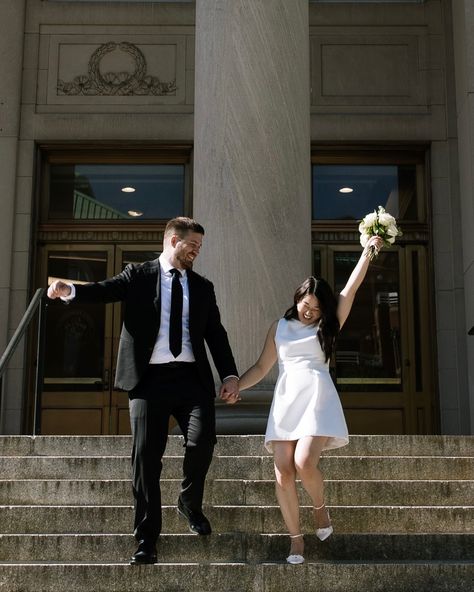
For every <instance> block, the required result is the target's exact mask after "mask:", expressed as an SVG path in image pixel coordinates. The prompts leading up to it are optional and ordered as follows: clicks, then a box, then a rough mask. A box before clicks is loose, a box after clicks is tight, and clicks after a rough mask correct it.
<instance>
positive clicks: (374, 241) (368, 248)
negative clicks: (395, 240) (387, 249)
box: [363, 235, 384, 257]
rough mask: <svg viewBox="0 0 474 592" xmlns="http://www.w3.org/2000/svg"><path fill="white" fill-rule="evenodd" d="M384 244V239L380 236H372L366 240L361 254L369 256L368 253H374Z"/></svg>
mask: <svg viewBox="0 0 474 592" xmlns="http://www.w3.org/2000/svg"><path fill="white" fill-rule="evenodd" d="M383 246H384V241H383V239H382V238H381V237H380V236H377V235H375V236H372V237H370V238H369V240H368V241H367V244H366V245H365V247H364V250H363V254H364V255H365V256H366V257H369V255H370V253H372V252H375V255H377V254H378V252H379V251H380V250H381V249H382V247H383Z"/></svg>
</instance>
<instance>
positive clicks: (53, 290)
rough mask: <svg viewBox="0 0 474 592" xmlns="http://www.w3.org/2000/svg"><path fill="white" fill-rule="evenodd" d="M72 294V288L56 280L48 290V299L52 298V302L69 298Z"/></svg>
mask: <svg viewBox="0 0 474 592" xmlns="http://www.w3.org/2000/svg"><path fill="white" fill-rule="evenodd" d="M70 293H71V287H70V286H68V285H67V284H65V283H64V282H62V281H61V280H56V281H55V282H53V283H52V284H51V285H50V286H49V288H48V298H51V300H54V299H55V298H61V297H62V298H65V297H66V296H69V294H70Z"/></svg>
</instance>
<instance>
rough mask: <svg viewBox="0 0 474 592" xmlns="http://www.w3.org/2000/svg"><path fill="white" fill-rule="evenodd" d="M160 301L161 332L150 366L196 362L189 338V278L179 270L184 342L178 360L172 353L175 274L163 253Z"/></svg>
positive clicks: (183, 271) (161, 257)
mask: <svg viewBox="0 0 474 592" xmlns="http://www.w3.org/2000/svg"><path fill="white" fill-rule="evenodd" d="M159 260H160V267H161V274H160V276H161V278H160V290H161V293H160V300H161V316H160V319H161V320H160V331H159V333H158V337H157V339H156V343H155V347H154V348H153V353H152V354H151V358H150V364H167V363H168V362H195V358H194V354H193V348H192V347H191V340H190V338H189V287H188V277H187V275H186V271H185V270H184V269H178V271H179V273H180V275H181V277H180V278H179V281H180V282H181V287H182V288H183V321H182V328H183V340H182V350H181V353H180V354H179V356H178V357H177V358H175V357H174V356H173V354H172V353H171V352H170V343H169V331H170V313H171V282H172V280H173V274H172V273H171V271H170V270H171V269H173V266H172V265H171V263H170V262H169V261H168V260H167V259H166V258H165V257H164V255H163V253H162V254H161V255H160V258H159Z"/></svg>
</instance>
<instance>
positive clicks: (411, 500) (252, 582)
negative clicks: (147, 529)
mask: <svg viewBox="0 0 474 592" xmlns="http://www.w3.org/2000/svg"><path fill="white" fill-rule="evenodd" d="M130 445H131V443H130V438H129V437H120V436H118V437H69V436H64V437H36V438H31V437H26V436H18V437H16V436H14V437H0V455H1V456H0V479H1V480H0V533H1V534H0V592H3V591H5V592H53V591H54V592H66V591H67V592H79V591H80V592H83V591H87V592H99V591H100V592H102V591H104V592H105V591H113V592H135V591H137V592H152V591H153V592H161V591H166V592H187V591H192V592H211V591H213V592H214V591H216V592H217V591H218V592H241V591H246V592H257V591H258V592H260V591H261V592H280V591H281V592H284V591H290V590H291V592H303V591H304V592H308V591H312V590H315V591H316V590H317V591H318V592H326V591H331V592H338V591H344V592H352V591H354V592H355V591H357V592H359V591H364V592H367V591H378V590H380V591H382V590H383V591H384V592H392V591H405V590H406V591H414V590H416V591H425V590H426V591H429V592H437V591H439V590H443V591H453V592H454V591H455V592H467V591H469V592H472V591H473V590H474V528H473V526H474V437H450V436H353V437H352V438H351V442H350V444H349V446H347V447H345V448H342V449H340V450H336V451H334V452H331V453H327V454H326V455H325V457H324V459H323V461H322V463H321V464H322V468H323V471H324V473H325V477H326V479H327V489H326V500H327V504H328V506H329V507H330V509H331V516H332V519H333V524H334V528H335V534H334V535H333V536H332V537H331V538H330V539H329V540H328V541H326V542H324V543H321V542H319V541H318V540H317V539H316V537H315V535H313V534H311V533H312V531H313V530H314V529H313V524H312V519H311V510H310V502H309V499H308V498H306V496H305V494H304V493H303V492H302V493H301V501H302V505H303V506H304V507H303V508H302V523H303V532H304V533H305V541H306V552H305V557H306V562H305V563H304V564H303V565H296V566H291V565H287V564H286V563H285V561H284V558H285V556H286V555H287V551H288V546H289V539H288V537H287V536H285V527H284V524H283V521H282V519H281V516H280V513H279V509H278V507H277V505H276V500H275V495H274V489H273V466H272V459H271V457H270V456H268V455H267V454H266V453H265V451H264V449H263V439H262V437H261V436H220V437H219V442H218V445H217V447H216V455H215V459H214V461H213V464H212V467H211V471H210V474H209V480H208V487H207V498H206V504H207V507H206V513H207V515H208V516H209V518H210V520H211V523H212V525H213V529H214V534H213V535H212V536H210V537H197V536H195V535H192V534H189V533H188V531H187V526H186V523H185V522H184V520H183V519H182V518H180V517H179V516H178V515H177V513H176V507H175V504H176V499H177V496H178V492H179V482H180V479H179V478H180V474H181V458H180V455H181V454H182V440H181V439H180V438H179V437H178V436H172V437H170V441H169V444H168V448H167V455H168V456H167V457H166V459H165V461H164V470H163V478H164V481H163V503H164V505H165V507H164V534H163V535H162V537H161V539H160V543H159V547H158V557H159V562H160V563H159V564H157V565H146V566H130V565H128V559H129V557H130V555H131V554H132V553H133V551H134V550H135V542H134V540H133V537H132V536H131V534H130V530H131V525H132V499H131V487H130V482H129V474H130V462H129V453H130Z"/></svg>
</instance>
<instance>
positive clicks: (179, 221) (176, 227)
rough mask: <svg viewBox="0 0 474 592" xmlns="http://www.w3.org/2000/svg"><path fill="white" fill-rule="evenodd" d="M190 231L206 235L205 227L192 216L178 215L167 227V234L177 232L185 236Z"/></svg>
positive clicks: (180, 235)
mask: <svg viewBox="0 0 474 592" xmlns="http://www.w3.org/2000/svg"><path fill="white" fill-rule="evenodd" d="M188 232H197V233H198V234H202V235H204V228H203V227H202V226H201V225H200V224H199V223H198V222H196V220H193V219H192V218H186V217H185V216H178V217H177V218H173V219H172V220H170V221H169V222H168V224H167V225H166V228H165V236H167V235H169V234H177V235H178V236H179V237H181V238H183V237H184V235H185V234H187V233H188Z"/></svg>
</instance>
